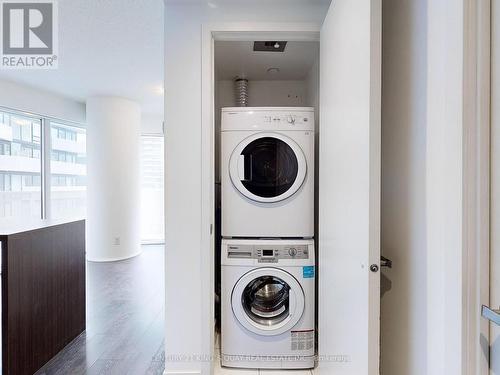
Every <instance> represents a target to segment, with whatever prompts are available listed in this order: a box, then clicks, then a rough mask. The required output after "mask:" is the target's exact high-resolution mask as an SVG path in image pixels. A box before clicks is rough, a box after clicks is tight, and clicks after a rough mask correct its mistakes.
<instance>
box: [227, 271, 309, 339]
mask: <svg viewBox="0 0 500 375" xmlns="http://www.w3.org/2000/svg"><path fill="white" fill-rule="evenodd" d="M232 304H233V306H232V307H233V312H234V314H235V316H236V318H237V319H238V321H239V322H240V323H241V324H242V325H243V326H244V327H245V328H247V329H248V330H250V331H252V332H254V333H259V334H262V335H278V334H281V333H283V332H285V331H287V330H289V329H291V328H292V327H293V326H295V324H297V322H298V321H299V319H300V318H301V317H302V314H303V312H304V292H303V290H302V287H301V286H300V284H299V283H298V282H297V280H296V279H295V278H294V277H293V276H292V275H290V274H289V273H287V272H285V271H283V270H280V269H276V268H258V269H256V270H253V271H250V272H249V273H247V274H245V275H244V276H242V277H241V279H240V280H239V281H238V283H237V284H236V285H235V287H234V289H233V295H232Z"/></svg>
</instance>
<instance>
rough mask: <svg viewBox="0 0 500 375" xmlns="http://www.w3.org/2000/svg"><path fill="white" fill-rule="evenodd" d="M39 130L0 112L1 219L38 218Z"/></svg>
mask: <svg viewBox="0 0 500 375" xmlns="http://www.w3.org/2000/svg"><path fill="white" fill-rule="evenodd" d="M41 126H42V120H41V119H40V118H37V117H34V116H33V117H31V116H24V115H18V114H12V113H7V112H0V218H18V217H33V218H39V217H41V213H42V211H41V210H42V208H41V207H42V205H41V202H42V195H41V193H42V190H41V173H42V163H41V135H42V134H41Z"/></svg>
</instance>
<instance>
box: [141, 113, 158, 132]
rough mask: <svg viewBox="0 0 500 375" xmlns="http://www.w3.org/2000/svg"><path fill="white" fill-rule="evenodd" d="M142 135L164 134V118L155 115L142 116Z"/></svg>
mask: <svg viewBox="0 0 500 375" xmlns="http://www.w3.org/2000/svg"><path fill="white" fill-rule="evenodd" d="M141 133H142V134H163V116H161V115H153V114H142V116H141Z"/></svg>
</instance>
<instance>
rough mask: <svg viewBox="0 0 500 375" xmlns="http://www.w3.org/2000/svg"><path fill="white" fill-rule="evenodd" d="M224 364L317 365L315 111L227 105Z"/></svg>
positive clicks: (224, 128)
mask: <svg viewBox="0 0 500 375" xmlns="http://www.w3.org/2000/svg"><path fill="white" fill-rule="evenodd" d="M221 133H222V135H221V137H222V140H221V147H222V148H221V162H222V166H221V179H222V249H221V322H222V324H221V355H222V365H223V366H227V367H240V368H276V369H299V368H300V369H305V368H312V367H314V358H315V357H314V355H315V347H314V342H315V334H314V333H315V319H314V317H315V253H314V239H313V238H314V109H313V108H288V107H285V108H270V107H263V108H248V107H246V108H239V107H238V108H223V109H222V127H221Z"/></svg>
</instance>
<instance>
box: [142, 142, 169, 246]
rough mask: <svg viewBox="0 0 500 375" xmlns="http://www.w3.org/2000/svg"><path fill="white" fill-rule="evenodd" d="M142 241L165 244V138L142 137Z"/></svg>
mask: <svg viewBox="0 0 500 375" xmlns="http://www.w3.org/2000/svg"><path fill="white" fill-rule="evenodd" d="M141 174H142V176H141V239H142V241H143V242H163V241H164V239H165V228H164V220H163V211H164V207H163V201H164V199H163V136H142V137H141Z"/></svg>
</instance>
